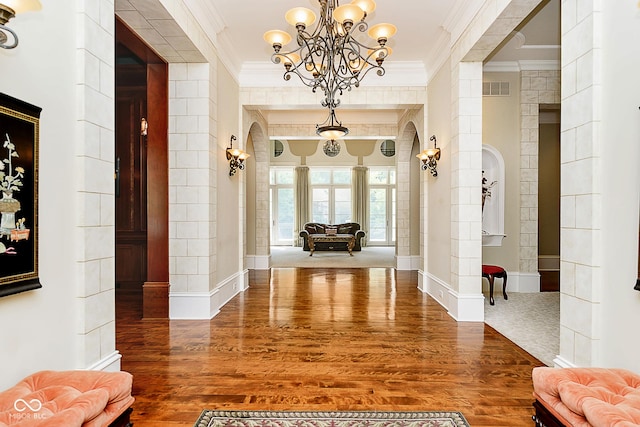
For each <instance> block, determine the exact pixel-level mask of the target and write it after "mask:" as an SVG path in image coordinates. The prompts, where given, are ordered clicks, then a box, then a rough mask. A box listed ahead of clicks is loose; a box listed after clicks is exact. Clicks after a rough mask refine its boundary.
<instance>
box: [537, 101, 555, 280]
mask: <svg viewBox="0 0 640 427" xmlns="http://www.w3.org/2000/svg"><path fill="white" fill-rule="evenodd" d="M538 126H539V149H538V150H539V151H538V271H539V273H540V291H541V292H558V291H559V290H560V106H559V105H556V104H553V105H544V104H541V105H540V113H539V124H538Z"/></svg>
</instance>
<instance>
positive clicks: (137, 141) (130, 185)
mask: <svg viewBox="0 0 640 427" xmlns="http://www.w3.org/2000/svg"><path fill="white" fill-rule="evenodd" d="M145 116H146V88H145V87H144V86H143V87H140V86H137V87H136V86H133V87H128V86H120V87H118V94H117V101H116V184H115V185H116V190H115V191H116V213H115V215H116V231H115V239H116V248H115V257H116V260H115V262H116V286H117V287H120V288H123V289H131V290H140V291H141V290H142V285H143V283H144V282H145V281H146V278H147V188H146V175H145V174H143V173H141V171H144V170H146V163H147V161H146V150H145V144H144V138H145V137H144V136H142V135H140V122H141V119H142V118H143V117H145Z"/></svg>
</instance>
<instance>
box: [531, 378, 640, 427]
mask: <svg viewBox="0 0 640 427" xmlns="http://www.w3.org/2000/svg"><path fill="white" fill-rule="evenodd" d="M531 376H532V380H533V396H534V398H535V402H534V403H533V406H534V408H535V410H536V414H535V415H534V417H533V418H534V421H535V425H536V427H562V426H566V427H570V426H573V427H590V426H595V427H599V426H619V427H626V426H637V425H640V375H637V374H635V373H633V372H631V371H628V370H625V369H606V368H551V367H546V366H545V367H537V368H534V369H533V372H532V374H531Z"/></svg>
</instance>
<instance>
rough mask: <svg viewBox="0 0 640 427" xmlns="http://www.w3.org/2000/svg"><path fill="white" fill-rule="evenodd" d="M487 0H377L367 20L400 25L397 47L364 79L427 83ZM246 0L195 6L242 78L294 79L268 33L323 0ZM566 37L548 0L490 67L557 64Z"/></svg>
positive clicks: (259, 81)
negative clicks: (275, 59) (275, 58)
mask: <svg viewBox="0 0 640 427" xmlns="http://www.w3.org/2000/svg"><path fill="white" fill-rule="evenodd" d="M195 3H196V2H195V1H192V2H191V3H190V4H195ZM345 3H346V1H343V2H342V4H345ZM483 3H484V0H405V1H397V0H376V4H377V7H376V10H375V11H374V12H373V13H372V14H370V16H369V17H368V18H367V22H369V23H370V25H373V24H377V23H381V22H389V23H393V24H394V25H396V26H397V28H398V32H397V34H396V35H395V36H394V37H392V38H391V39H390V41H389V43H388V45H389V46H390V47H391V48H392V49H393V53H392V55H391V56H390V57H389V59H388V60H387V61H385V69H386V70H387V73H386V74H385V76H383V77H378V76H375V75H369V76H367V78H366V79H365V80H364V81H363V84H362V86H366V85H385V84H386V85H393V83H391V84H389V81H399V82H403V81H406V80H407V79H412V80H416V81H417V82H418V83H415V82H410V83H413V84H419V85H426V84H427V83H428V81H429V78H430V76H433V75H434V74H435V73H436V72H437V70H438V68H439V67H440V66H441V65H442V63H443V61H444V60H446V58H447V55H448V52H449V49H450V47H451V45H452V43H453V42H455V40H457V39H458V37H459V36H460V35H461V33H462V31H463V30H464V28H465V27H466V26H467V25H468V23H469V22H470V21H471V20H472V19H473V17H474V15H475V14H476V13H477V12H478V10H479V9H480V7H481V6H482V4H483ZM238 4H239V3H238V0H215V1H205V2H199V6H198V8H196V7H192V10H193V12H194V14H196V16H200V17H201V18H200V20H201V23H203V28H204V29H205V31H206V32H207V33H208V35H209V36H210V37H211V38H212V39H213V40H215V43H216V45H217V47H218V51H219V53H220V56H221V58H222V60H223V61H224V63H225V65H226V66H227V67H228V68H229V71H230V72H231V73H232V74H234V75H236V76H237V77H238V81H239V82H240V85H241V86H256V85H263V86H272V85H274V84H276V85H279V86H283V85H284V84H296V83H295V82H294V81H293V80H294V79H292V80H291V81H289V82H285V83H283V79H282V69H281V66H279V65H275V64H273V63H271V61H270V58H271V54H272V53H273V49H272V47H271V46H269V45H268V44H267V43H266V42H265V41H264V40H263V38H262V36H263V34H264V33H265V32H266V31H268V30H272V29H281V30H285V31H288V32H289V33H290V34H294V32H295V30H294V29H293V28H292V27H290V26H289V25H288V24H287V22H286V21H285V20H284V14H285V12H286V11H288V10H289V9H291V8H293V7H298V6H302V7H307V8H309V9H312V10H314V11H316V12H317V11H318V9H319V4H318V0H244V1H243V2H242V7H238ZM207 22H208V23H209V24H207ZM363 37H364V39H366V38H368V37H367V36H366V35H365V36H363ZM364 39H362V40H363V41H364ZM367 44H371V43H368V42H367ZM559 45H560V0H542V1H541V4H540V5H539V6H538V7H537V8H536V9H535V10H534V11H533V12H532V13H531V15H530V16H529V18H528V19H527V20H526V21H525V22H523V23H522V24H521V25H520V26H519V27H518V28H516V31H514V33H512V36H511V37H510V38H509V40H505V42H503V43H502V45H501V46H499V48H498V49H496V51H494V53H493V54H492V55H491V56H490V57H489V58H488V60H487V61H486V62H485V70H494V71H517V70H519V69H522V67H523V65H525V64H529V65H530V64H531V62H532V61H535V62H536V63H543V64H545V66H546V67H556V69H557V67H558V64H559V60H560V46H559ZM525 66H526V65H525ZM394 78H395V80H394ZM276 82H277V83H276ZM297 84H300V83H299V82H298V83H297ZM396 84H398V83H396ZM405 85H410V84H406V83H405ZM356 90H357V89H356ZM345 107H346V106H343V107H342V108H345ZM320 108H321V107H320V106H319V109H320ZM346 108H348V107H346ZM385 111H386V112H387V113H388V114H389V117H392V116H394V115H395V116H397V115H398V112H397V111H393V110H385ZM290 113H291V110H288V111H282V110H280V111H266V112H264V115H265V116H266V117H267V120H275V121H278V120H282V117H284V115H287V114H290ZM325 114H326V113H325ZM350 114H351V113H350ZM377 120H380V117H378V118H377Z"/></svg>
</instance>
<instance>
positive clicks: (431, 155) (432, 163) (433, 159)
mask: <svg viewBox="0 0 640 427" xmlns="http://www.w3.org/2000/svg"><path fill="white" fill-rule="evenodd" d="M429 141H433V148H427V149H426V150H424V151H423V152H421V153H420V154H418V155H416V157H417V158H419V159H420V160H421V161H422V170H423V171H426V170H427V169H428V170H429V172H431V175H433V176H438V171H437V169H436V168H437V166H438V160H440V149H439V148H438V147H437V145H436V144H437V141H436V136H435V135H431V138H429Z"/></svg>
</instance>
